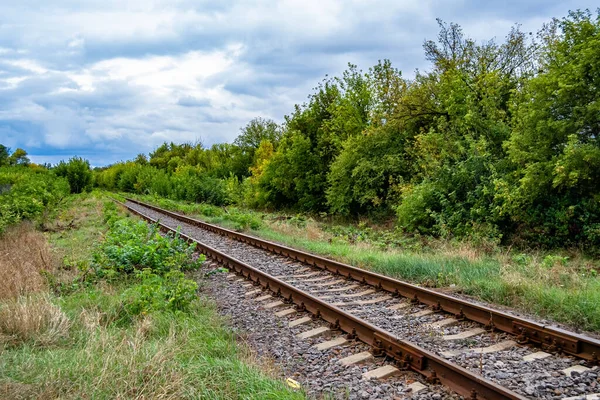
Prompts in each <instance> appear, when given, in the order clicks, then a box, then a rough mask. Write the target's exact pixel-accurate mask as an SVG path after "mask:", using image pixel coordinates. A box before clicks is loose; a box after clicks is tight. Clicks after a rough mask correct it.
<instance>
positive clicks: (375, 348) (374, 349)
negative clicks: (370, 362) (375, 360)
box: [371, 339, 384, 357]
mask: <svg viewBox="0 0 600 400" xmlns="http://www.w3.org/2000/svg"><path fill="white" fill-rule="evenodd" d="M381 345H382V343H381V340H379V339H373V344H372V345H371V353H372V354H373V355H374V356H375V357H379V356H382V355H383V354H384V351H383V347H381Z"/></svg>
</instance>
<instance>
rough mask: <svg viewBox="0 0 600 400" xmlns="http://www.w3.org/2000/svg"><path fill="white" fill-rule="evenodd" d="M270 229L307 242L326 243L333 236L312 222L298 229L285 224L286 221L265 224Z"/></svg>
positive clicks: (309, 221)
mask: <svg viewBox="0 0 600 400" xmlns="http://www.w3.org/2000/svg"><path fill="white" fill-rule="evenodd" d="M267 225H268V226H269V228H270V229H272V230H274V231H275V232H278V233H281V234H283V235H288V236H294V237H303V238H306V239H309V240H316V241H328V240H330V239H331V238H332V237H333V236H332V235H331V234H329V233H328V232H325V231H324V230H322V229H321V227H320V226H319V224H318V223H317V222H315V221H314V220H312V219H311V220H308V221H306V223H305V224H304V226H302V227H299V226H296V225H292V224H290V223H287V222H286V221H283V222H282V221H273V222H267Z"/></svg>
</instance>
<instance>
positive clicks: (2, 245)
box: [0, 222, 55, 300]
mask: <svg viewBox="0 0 600 400" xmlns="http://www.w3.org/2000/svg"><path fill="white" fill-rule="evenodd" d="M54 270H55V262H54V260H53V255H52V252H51V249H50V246H48V243H47V242H46V239H45V238H44V235H43V234H41V233H40V232H38V231H36V230H35V228H34V226H33V224H31V223H28V222H25V223H21V224H19V225H17V226H12V227H10V228H8V229H7V231H6V232H4V234H3V236H2V240H0V300H2V299H7V298H13V297H16V296H18V295H20V294H23V293H32V292H37V291H40V290H44V289H46V288H47V280H46V278H45V277H44V274H43V272H44V271H46V272H53V271H54Z"/></svg>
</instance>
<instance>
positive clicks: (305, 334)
mask: <svg viewBox="0 0 600 400" xmlns="http://www.w3.org/2000/svg"><path fill="white" fill-rule="evenodd" d="M329 330H330V329H329V328H328V327H326V326H320V327H318V328H315V329H311V330H310V331H306V332H302V333H299V334H297V335H296V337H297V338H299V339H308V338H312V337H315V336H319V335H322V334H324V333H325V332H328V331H329Z"/></svg>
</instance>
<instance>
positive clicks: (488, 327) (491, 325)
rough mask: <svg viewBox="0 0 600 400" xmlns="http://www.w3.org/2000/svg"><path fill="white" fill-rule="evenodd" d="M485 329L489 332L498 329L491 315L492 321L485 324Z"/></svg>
mask: <svg viewBox="0 0 600 400" xmlns="http://www.w3.org/2000/svg"><path fill="white" fill-rule="evenodd" d="M483 329H485V330H486V331H488V332H492V331H493V330H494V329H496V325H494V321H492V318H491V317H490V321H489V322H488V323H487V324H485V326H484V327H483Z"/></svg>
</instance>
